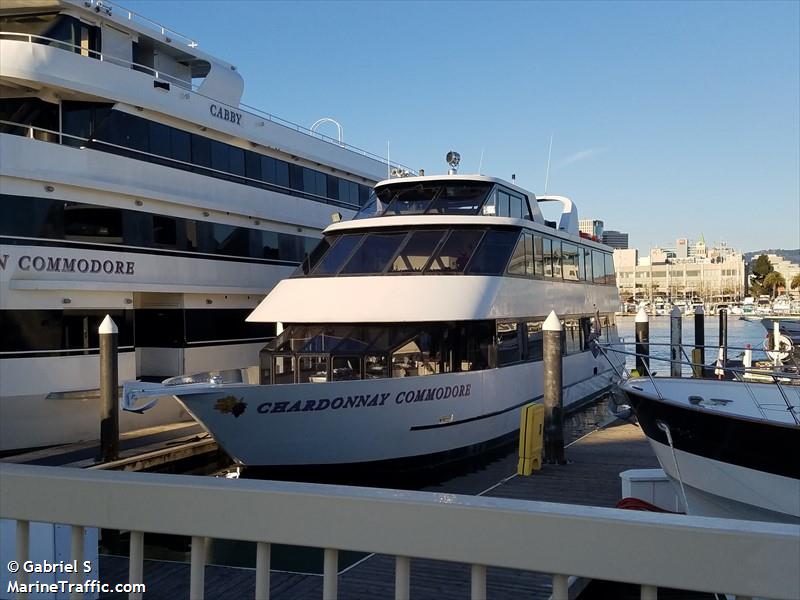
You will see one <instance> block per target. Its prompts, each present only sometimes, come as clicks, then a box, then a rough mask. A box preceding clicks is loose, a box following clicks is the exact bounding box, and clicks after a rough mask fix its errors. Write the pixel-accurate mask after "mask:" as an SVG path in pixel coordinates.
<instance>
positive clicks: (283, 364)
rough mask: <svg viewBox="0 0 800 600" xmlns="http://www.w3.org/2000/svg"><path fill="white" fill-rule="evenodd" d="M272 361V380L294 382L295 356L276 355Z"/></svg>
mask: <svg viewBox="0 0 800 600" xmlns="http://www.w3.org/2000/svg"><path fill="white" fill-rule="evenodd" d="M272 361H273V362H272V376H273V381H274V382H275V383H294V371H295V357H294V356H291V355H289V356H284V355H278V356H275V357H274V358H273V359H272Z"/></svg>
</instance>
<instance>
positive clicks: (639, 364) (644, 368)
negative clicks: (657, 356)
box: [636, 307, 650, 377]
mask: <svg viewBox="0 0 800 600" xmlns="http://www.w3.org/2000/svg"><path fill="white" fill-rule="evenodd" d="M649 370H650V317H649V316H647V312H646V311H645V310H644V307H642V308H640V309H639V312H637V313H636V371H638V373H639V375H640V376H642V377H644V376H645V375H646V374H647V372H648V371H649Z"/></svg>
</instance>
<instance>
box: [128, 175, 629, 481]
mask: <svg viewBox="0 0 800 600" xmlns="http://www.w3.org/2000/svg"><path fill="white" fill-rule="evenodd" d="M542 200H543V201H558V202H560V203H561V204H562V206H563V208H564V213H563V217H562V219H561V221H560V225H558V226H556V225H553V226H550V225H547V224H545V222H544V219H543V218H542V214H541V211H540V210H539V207H538V202H537V198H536V197H535V196H534V195H533V194H531V193H529V192H526V191H525V190H523V189H521V188H518V187H516V186H514V185H512V184H509V183H507V182H505V181H502V180H499V179H494V178H490V177H483V176H471V175H467V176H459V175H448V176H441V177H408V178H404V179H395V180H390V181H383V182H380V183H379V184H378V185H377V186H376V188H375V193H374V195H373V196H372V197H371V200H370V202H369V203H368V204H367V205H365V206H364V207H363V208H362V209H361V210H360V211H359V213H358V214H357V215H356V217H355V219H354V220H352V221H347V222H341V223H337V224H334V225H331V226H329V227H328V228H327V229H326V230H325V232H324V238H323V240H322V241H321V242H320V244H319V246H317V248H315V249H314V251H312V252H311V253H310V254H309V257H308V258H307V259H306V260H305V261H304V262H303V264H302V265H301V267H300V268H299V269H298V270H297V271H296V272H295V273H294V275H293V276H292V277H291V278H289V279H285V280H283V281H282V282H280V283H279V284H278V285H277V286H276V287H275V289H273V290H272V292H270V294H269V295H268V296H267V298H265V299H264V300H263V301H262V302H261V304H260V305H259V306H258V308H256V310H255V311H253V313H252V314H251V315H250V317H249V318H248V320H249V321H251V322H274V321H280V322H282V323H283V324H284V329H283V331H282V333H281V334H280V335H278V336H277V337H276V338H275V339H274V340H272V341H270V342H269V343H268V344H267V346H265V348H264V350H262V352H261V360H260V367H259V368H258V369H248V370H247V371H246V372H245V373H243V375H244V376H243V377H242V378H241V379H239V380H236V379H233V378H228V375H229V374H220V373H205V374H200V375H196V376H189V377H183V378H178V379H175V380H173V381H169V382H165V383H164V385H160V386H159V385H155V384H150V385H148V384H142V383H138V382H131V383H126V394H125V403H126V405H127V406H128V407H129V408H136V407H137V406H141V403H142V402H143V401H142V398H144V397H147V396H153V395H160V394H165V393H171V394H173V395H175V396H176V397H177V398H178V399H179V401H180V402H181V403H182V404H183V405H184V406H186V408H187V410H188V411H189V412H190V413H191V414H192V415H193V416H194V417H195V418H196V419H197V420H198V421H199V422H200V423H201V424H203V425H204V427H206V429H208V431H210V432H211V433H212V435H214V437H215V438H216V439H217V441H218V442H219V443H220V444H221V445H222V446H223V447H224V448H225V450H226V451H227V452H228V453H229V454H230V455H231V456H232V457H234V458H235V459H236V460H237V461H239V462H241V463H243V464H247V465H262V466H283V465H294V466H301V465H320V464H325V465H332V464H351V463H372V462H381V461H388V460H398V459H399V460H404V461H406V460H410V459H418V458H421V457H429V456H430V455H441V454H442V453H452V452H455V451H463V450H467V449H471V448H474V447H476V446H481V445H483V444H486V443H489V442H492V441H495V440H498V439H502V438H505V437H507V436H511V435H514V433H515V432H516V430H517V429H518V428H519V419H520V416H519V411H520V409H521V408H522V407H523V406H524V405H526V404H528V403H531V402H537V401H540V400H541V399H542V396H543V374H542V355H543V347H542V344H543V332H542V327H543V323H544V320H545V318H546V317H547V315H548V314H549V313H550V312H551V311H553V310H555V311H556V312H557V314H558V315H559V316H560V317H561V319H562V328H563V338H562V341H563V349H564V358H563V360H564V371H563V372H564V403H565V406H570V405H571V406H575V405H576V404H578V403H580V402H582V401H585V400H587V399H588V398H591V397H592V396H594V395H596V394H598V393H599V392H601V391H603V390H604V389H607V388H608V387H609V386H610V385H611V383H612V381H613V380H614V371H613V368H612V366H611V364H610V363H609V361H608V360H607V359H606V358H605V357H603V356H597V357H596V356H594V355H593V353H592V352H591V351H590V350H589V342H590V341H591V340H592V339H597V338H598V337H600V338H601V339H603V340H605V341H616V339H617V335H616V327H615V325H614V321H613V313H614V311H615V310H616V307H617V305H618V303H619V300H618V297H617V292H616V287H615V283H614V269H613V260H612V254H611V248H609V247H607V246H604V245H602V244H599V243H597V242H594V241H591V240H586V239H583V238H581V237H580V236H579V235H578V229H577V209H576V208H575V206H574V204H573V203H572V202H571V201H570V200H569V199H567V198H564V197H557V196H553V197H546V198H543V199H542ZM614 360H616V359H614ZM226 378H227V381H226ZM426 460H430V459H429V458H426Z"/></svg>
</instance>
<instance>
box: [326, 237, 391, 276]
mask: <svg viewBox="0 0 800 600" xmlns="http://www.w3.org/2000/svg"><path fill="white" fill-rule="evenodd" d="M405 237H406V233H405V232H404V233H372V234H369V235H368V236H367V237H366V238H365V239H364V242H363V243H362V244H361V246H360V247H359V248H358V251H357V252H355V253H354V254H353V256H352V258H350V260H349V261H348V262H347V264H346V265H345V266H344V267H343V268H342V270H341V271H340V272H341V273H342V274H345V273H347V274H351V275H352V274H359V273H382V272H383V270H384V269H385V268H386V265H387V264H389V261H390V260H391V258H392V257H393V256H394V253H395V252H396V251H397V248H398V246H400V243H401V242H402V241H403V239H405Z"/></svg>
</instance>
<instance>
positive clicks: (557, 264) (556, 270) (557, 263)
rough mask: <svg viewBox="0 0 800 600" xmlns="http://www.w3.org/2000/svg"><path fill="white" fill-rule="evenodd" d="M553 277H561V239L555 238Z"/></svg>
mask: <svg viewBox="0 0 800 600" xmlns="http://www.w3.org/2000/svg"><path fill="white" fill-rule="evenodd" d="M553 277H554V278H556V279H561V240H553Z"/></svg>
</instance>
